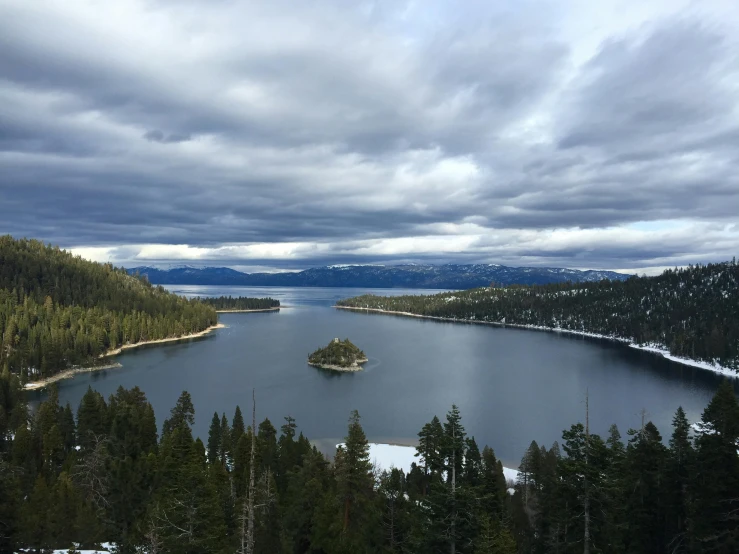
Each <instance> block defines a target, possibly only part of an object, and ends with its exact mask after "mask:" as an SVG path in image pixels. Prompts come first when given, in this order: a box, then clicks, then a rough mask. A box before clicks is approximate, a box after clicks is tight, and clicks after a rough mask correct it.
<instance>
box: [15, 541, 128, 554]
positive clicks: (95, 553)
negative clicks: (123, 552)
mask: <svg viewBox="0 0 739 554" xmlns="http://www.w3.org/2000/svg"><path fill="white" fill-rule="evenodd" d="M100 546H101V550H75V551H74V552H75V554H108V553H110V552H112V551H113V548H114V547H115V545H114V544H113V543H110V542H104V543H102V544H101V545H100ZM21 552H26V551H25V550H21ZM49 552H51V553H52V554H68V552H69V548H62V549H57V550H50V551H49Z"/></svg>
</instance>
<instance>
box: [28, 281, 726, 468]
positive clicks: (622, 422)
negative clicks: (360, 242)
mask: <svg viewBox="0 0 739 554" xmlns="http://www.w3.org/2000/svg"><path fill="white" fill-rule="evenodd" d="M167 288H169V289H170V290H172V291H173V292H176V293H178V294H182V295H186V296H220V295H229V294H230V295H234V296H238V295H241V296H258V297H263V296H271V297H273V298H277V299H279V300H280V301H281V303H282V304H283V305H285V306H286V307H285V308H284V309H282V310H281V311H279V312H267V313H246V314H220V316H221V317H220V320H221V322H223V323H224V324H225V325H226V326H227V328H225V329H219V330H217V331H215V332H214V333H212V334H210V335H208V336H206V337H203V338H200V339H193V340H187V341H180V342H176V343H168V344H164V345H152V346H149V347H144V348H138V349H133V350H129V351H126V352H124V353H123V354H121V355H119V356H117V357H116V360H117V361H119V362H120V363H121V364H122V365H123V367H122V368H119V369H111V370H103V371H98V372H93V373H84V374H80V375H77V376H75V377H74V378H72V379H68V380H66V381H61V382H60V383H59V397H60V400H61V402H62V403H66V402H70V403H71V405H72V407H73V409H74V410H75V411H76V409H77V406H78V404H79V401H80V399H81V397H82V395H83V394H84V393H85V391H86V390H87V387H88V386H92V387H93V388H94V389H97V390H98V391H100V392H101V393H102V394H103V395H104V396H105V397H106V398H107V396H108V395H110V394H111V393H114V392H115V390H116V389H117V388H118V387H119V386H124V387H133V386H139V387H140V388H141V389H142V390H143V391H144V392H145V393H146V395H147V397H148V399H149V401H150V402H151V403H152V405H153V406H154V409H155V411H156V415H157V423H158V424H159V425H160V426H161V424H162V422H163V421H164V418H165V417H167V415H168V414H169V410H170V409H171V408H172V406H174V404H175V402H176V400H177V397H178V396H179V394H180V392H181V391H182V390H183V389H184V390H187V391H189V392H190V394H191V395H192V397H193V402H194V404H195V410H196V422H195V427H194V430H195V433H196V434H197V435H199V436H200V437H201V438H202V439H203V440H204V441H205V440H206V439H207V435H208V427H209V425H210V421H211V418H212V416H213V412H214V411H217V412H218V413H219V414H221V413H222V412H224V411H225V412H226V414H227V416H228V418H229V420H230V419H231V417H232V416H233V409H234V407H235V406H236V405H237V404H239V405H240V406H241V409H242V411H243V412H244V417H245V418H248V416H249V412H250V410H251V391H252V388H254V389H256V397H257V419H259V420H260V421H261V420H262V419H264V418H265V417H269V418H270V420H271V421H272V423H273V424H274V426H275V427H276V428H278V429H279V427H280V425H282V423H283V417H284V416H287V415H290V416H292V417H294V418H296V420H297V424H298V426H299V428H300V430H302V431H303V433H304V434H305V435H306V436H307V437H308V438H310V439H313V440H317V441H319V444H322V445H324V447H325V448H326V449H329V448H330V447H329V446H328V445H332V444H335V443H336V441H337V439H340V438H341V437H343V436H344V434H345V432H346V424H347V419H348V417H349V413H350V411H351V410H353V409H356V410H359V413H360V415H361V416H362V425H363V427H364V429H365V432H366V433H367V435H368V437H369V438H370V439H371V440H373V441H376V442H397V443H408V442H410V441H413V440H414V439H415V438H416V437H417V433H418V431H419V430H420V429H421V427H422V426H423V425H424V424H425V423H426V422H428V421H429V420H430V419H431V418H432V417H433V416H434V415H438V416H439V417H440V418H441V419H443V417H444V415H445V414H446V412H447V411H448V410H449V408H450V407H451V405H452V404H456V405H457V406H459V408H460V410H461V412H462V418H463V424H464V426H465V427H466V429H467V432H468V433H469V434H470V435H474V436H475V438H476V439H477V442H478V444H479V445H480V448H482V445H484V444H487V445H490V446H491V447H493V449H494V450H495V452H496V454H497V455H498V457H499V458H501V459H502V460H503V461H504V462H506V463H507V464H509V465H513V466H516V465H518V461H519V460H520V458H521V456H522V454H523V452H524V450H525V449H526V448H527V447H528V445H529V444H530V442H531V441H532V440H536V441H537V442H538V443H539V444H546V445H547V446H549V445H550V444H551V443H552V442H553V441H555V440H561V436H562V430H563V429H566V428H569V426H570V425H571V424H573V423H576V422H577V421H583V420H584V417H585V395H586V391H589V398H590V424H591V430H592V431H593V432H597V433H601V434H605V433H606V432H607V430H608V427H609V426H610V425H611V423H617V424H618V426H619V429H620V430H621V434H622V436H623V437H624V439H626V438H628V437H627V435H626V431H627V430H628V428H629V427H638V426H640V424H641V417H642V410H646V417H647V419H651V420H652V421H653V422H654V423H655V424H656V425H657V426H658V428H659V430H660V432H661V433H662V435H663V436H669V435H670V434H671V432H672V430H671V420H672V416H673V414H674V412H675V410H676V409H677V407H678V406H680V405H682V407H683V408H684V409H685V411H686V413H687V415H688V417H689V418H691V420H697V419H699V418H700V415H701V413H702V411H703V409H704V408H705V406H706V404H707V403H708V401H709V400H710V398H711V397H712V395H713V393H714V391H715V389H716V387H717V386H718V384H719V382H720V380H721V377H719V376H718V375H715V374H713V373H711V372H708V371H705V370H701V369H698V368H692V367H688V366H684V365H681V364H677V363H674V362H670V361H668V360H665V359H664V358H662V357H659V356H656V355H653V354H650V353H646V352H642V351H638V350H636V349H633V348H629V347H627V346H624V345H622V344H618V343H615V342H611V341H605V340H598V339H590V338H584V337H578V336H572V335H565V334H559V333H552V332H545V331H532V330H524V329H515V328H501V327H494V326H486V325H470V324H460V323H448V322H439V321H431V320H423V319H417V318H408V317H402V316H389V315H382V314H371V313H356V312H350V311H345V310H337V309H335V308H333V307H332V306H333V304H334V303H335V302H336V300H337V299H339V298H346V297H348V296H356V295H359V294H365V293H375V294H383V295H388V294H429V293H433V292H439V291H418V290H415V291H409V290H401V289H389V290H388V289H382V290H374V291H373V290H368V289H338V288H276V287H269V288H260V287H217V286H187V285H173V286H170V287H167ZM334 337H341V338H347V337H348V338H350V339H351V340H352V342H354V343H355V344H357V345H358V346H359V347H360V348H362V349H363V350H364V351H365V353H366V354H367V356H368V357H369V362H368V363H367V364H365V366H364V367H365V369H364V371H362V372H358V373H335V372H329V371H324V370H319V369H316V368H313V367H311V366H309V365H308V364H307V363H306V360H307V357H308V354H310V353H311V352H312V351H313V350H315V349H316V348H318V347H322V346H325V345H326V344H327V343H328V342H329V341H330V340H331V339H333V338H334ZM44 394H45V393H44V392H42V391H37V392H33V393H29V396H30V398H31V399H32V400H34V401H38V400H39V399H42V398H43V397H44Z"/></svg>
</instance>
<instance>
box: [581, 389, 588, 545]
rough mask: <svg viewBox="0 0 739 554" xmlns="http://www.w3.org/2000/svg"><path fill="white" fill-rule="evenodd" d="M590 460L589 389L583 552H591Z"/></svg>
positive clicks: (586, 400) (586, 413)
mask: <svg viewBox="0 0 739 554" xmlns="http://www.w3.org/2000/svg"><path fill="white" fill-rule="evenodd" d="M589 462H590V406H589V394H588V390H587V389H586V390H585V472H584V478H583V490H584V493H585V494H584V499H583V508H584V509H585V532H584V534H583V543H584V544H583V554H590V490H589V482H588V464H589Z"/></svg>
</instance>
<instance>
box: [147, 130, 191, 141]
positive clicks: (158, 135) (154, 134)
mask: <svg viewBox="0 0 739 554" xmlns="http://www.w3.org/2000/svg"><path fill="white" fill-rule="evenodd" d="M144 138H145V139H146V140H148V141H150V142H162V143H165V144H168V143H173V142H187V141H188V140H192V136H191V135H189V134H188V135H178V134H175V133H173V134H169V135H165V134H164V133H163V132H162V131H160V130H159V129H153V130H151V131H147V132H146V133H144Z"/></svg>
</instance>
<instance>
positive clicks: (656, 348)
mask: <svg viewBox="0 0 739 554" xmlns="http://www.w3.org/2000/svg"><path fill="white" fill-rule="evenodd" d="M334 308H337V309H339V310H352V311H359V312H375V313H379V314H389V315H399V316H403V317H417V318H419V319H432V320H436V321H445V322H450V323H475V324H478V325H494V326H498V327H516V328H519V329H529V330H534V331H549V332H554V333H567V334H570V335H579V336H582V337H590V338H594V339H606V340H611V341H616V342H620V343H622V344H625V345H626V346H629V347H630V348H635V349H636V350H642V351H644V352H650V353H652V354H657V355H660V356H662V357H663V358H666V359H668V360H670V361H671V362H676V363H679V364H682V365H685V366H689V367H695V368H698V369H705V370H707V371H712V372H713V373H717V374H718V375H723V376H725V377H732V378H734V379H737V378H739V372H736V371H734V370H733V369H730V368H728V367H724V366H722V365H720V364H715V363H711V362H702V361H700V360H692V359H690V358H681V357H679V356H673V355H672V354H670V351H669V350H667V349H666V348H664V347H663V346H661V345H656V344H644V345H640V344H637V343H635V342H632V341H631V340H629V339H625V338H622V337H613V336H608V335H600V334H598V333H588V332H586V331H574V330H571V329H562V328H560V327H544V326H541V325H524V324H522V323H501V322H499V321H478V320H474V319H456V318H451V317H439V316H434V315H420V314H414V313H411V312H399V311H394V310H382V309H380V308H356V307H354V306H337V305H335V306H334Z"/></svg>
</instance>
